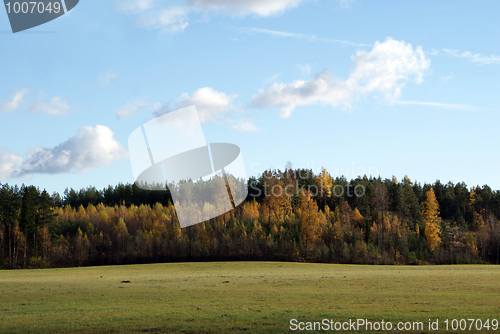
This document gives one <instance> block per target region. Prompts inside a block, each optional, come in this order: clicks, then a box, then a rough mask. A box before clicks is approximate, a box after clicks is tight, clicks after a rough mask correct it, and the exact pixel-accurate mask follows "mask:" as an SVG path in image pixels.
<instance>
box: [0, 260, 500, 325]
mask: <svg viewBox="0 0 500 334" xmlns="http://www.w3.org/2000/svg"><path fill="white" fill-rule="evenodd" d="M357 318H363V319H371V320H373V321H381V320H384V321H391V322H393V323H397V322H399V321H410V322H413V321H417V322H420V321H421V322H423V323H424V324H425V326H426V327H427V323H428V321H429V319H432V320H435V319H437V318H439V319H440V321H441V324H442V321H443V320H444V319H446V318H447V319H450V320H451V319H454V318H455V319H469V318H480V319H484V320H486V319H499V318H500V267H499V266H492V265H482V266H479V265H452V266H360V265H337V264H311V263H281V262H227V263H226V262H211V263H168V264H147V265H128V266H110V267H86V268H63V269H41V270H3V271H0V333H141V332H142V333H148V332H149V333H171V332H180V333H243V332H245V333H279V332H290V320H291V319H297V320H298V321H322V320H323V319H332V320H334V321H342V322H345V321H348V320H349V319H357ZM490 321H491V320H490ZM361 332H363V331H361ZM393 332H396V331H393ZM419 332H421V333H422V332H423V333H427V332H434V333H435V332H436V331H428V329H427V328H425V330H423V331H419ZM439 332H440V333H444V332H450V331H445V330H444V329H443V327H442V326H441V327H440V331H439ZM459 332H462V333H464V332H465V333H467V332H468V331H459ZM483 332H485V333H486V332H488V333H494V332H498V330H497V331H493V330H490V331H486V330H483ZM415 333H416V331H415Z"/></svg>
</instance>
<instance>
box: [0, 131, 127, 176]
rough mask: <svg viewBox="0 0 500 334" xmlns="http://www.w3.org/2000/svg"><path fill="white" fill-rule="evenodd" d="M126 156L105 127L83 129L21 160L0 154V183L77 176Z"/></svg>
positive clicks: (18, 156)
mask: <svg viewBox="0 0 500 334" xmlns="http://www.w3.org/2000/svg"><path fill="white" fill-rule="evenodd" d="M127 156H128V153H127V150H126V149H125V148H124V147H123V145H122V144H120V143H119V142H118V141H117V140H116V139H115V136H114V133H113V131H111V130H110V129H109V128H108V127H106V126H102V125H97V126H96V127H91V126H85V127H81V128H80V129H79V130H78V132H77V133H76V134H75V135H74V136H73V137H71V138H70V139H68V140H66V141H65V142H63V143H62V144H60V145H58V146H56V147H54V148H45V147H37V148H34V149H32V150H30V151H28V153H27V155H26V159H24V160H23V158H22V157H21V156H20V155H18V154H15V153H12V152H8V151H6V152H2V153H0V179H2V180H3V179H8V178H12V177H19V176H26V175H32V174H59V173H70V172H76V173H81V172H85V171H89V170H92V169H96V168H99V167H104V166H107V165H110V164H111V163H112V162H114V161H116V160H120V159H123V158H126V157H127Z"/></svg>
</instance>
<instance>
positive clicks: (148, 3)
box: [115, 0, 156, 13]
mask: <svg viewBox="0 0 500 334" xmlns="http://www.w3.org/2000/svg"><path fill="white" fill-rule="evenodd" d="M155 2H156V0H127V1H122V2H119V3H117V4H116V5H115V11H116V12H120V13H140V12H143V11H145V10H148V9H151V8H153V6H154V4H155Z"/></svg>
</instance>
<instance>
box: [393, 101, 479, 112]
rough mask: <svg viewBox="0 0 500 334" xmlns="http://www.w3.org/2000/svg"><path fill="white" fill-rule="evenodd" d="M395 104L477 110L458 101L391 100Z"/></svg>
mask: <svg viewBox="0 0 500 334" xmlns="http://www.w3.org/2000/svg"><path fill="white" fill-rule="evenodd" d="M393 103H395V104H403V105H419V106H425V107H437V108H443V109H454V110H469V111H474V110H478V108H477V107H474V106H471V105H469V104H458V103H442V102H425V101H393Z"/></svg>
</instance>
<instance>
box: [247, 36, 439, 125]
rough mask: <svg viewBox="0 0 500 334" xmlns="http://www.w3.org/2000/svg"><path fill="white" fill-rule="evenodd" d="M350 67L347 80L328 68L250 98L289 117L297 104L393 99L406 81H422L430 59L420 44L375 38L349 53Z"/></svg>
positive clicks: (259, 104)
mask: <svg viewBox="0 0 500 334" xmlns="http://www.w3.org/2000/svg"><path fill="white" fill-rule="evenodd" d="M352 63H353V66H352V70H351V72H350V75H349V78H348V79H347V80H341V79H339V78H336V77H334V76H333V75H332V74H331V73H330V72H329V71H328V70H324V71H323V72H321V73H319V74H317V75H316V76H315V77H314V78H312V79H310V80H296V81H294V82H292V83H289V84H282V83H281V84H278V83H277V84H273V85H272V86H270V87H268V88H267V89H261V90H259V92H258V93H257V94H255V95H254V96H253V98H252V105H253V106H256V107H261V108H264V107H269V106H277V107H280V108H281V110H280V116H281V117H289V116H290V115H291V114H292V112H293V110H294V109H295V108H296V107H297V106H304V105H314V104H323V105H331V106H332V107H334V108H335V107H338V106H341V105H344V106H350V104H351V103H352V101H353V100H354V99H356V98H360V97H363V96H367V95H370V94H376V95H382V97H383V98H385V99H387V100H389V101H392V100H395V99H397V98H398V97H400V95H401V91H402V88H403V87H404V86H405V85H406V84H407V82H408V81H410V80H414V81H415V82H416V83H421V82H422V80H423V75H424V73H425V72H426V71H427V69H428V68H429V67H430V60H429V59H428V58H427V57H426V56H425V54H424V52H423V51H422V48H421V47H417V48H415V49H414V48H413V47H412V45H411V44H408V43H405V42H404V41H396V40H393V39H391V38H388V39H386V40H385V41H384V42H376V43H375V45H374V46H373V49H372V50H371V51H370V52H366V51H360V52H358V53H356V54H355V55H354V56H352Z"/></svg>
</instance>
